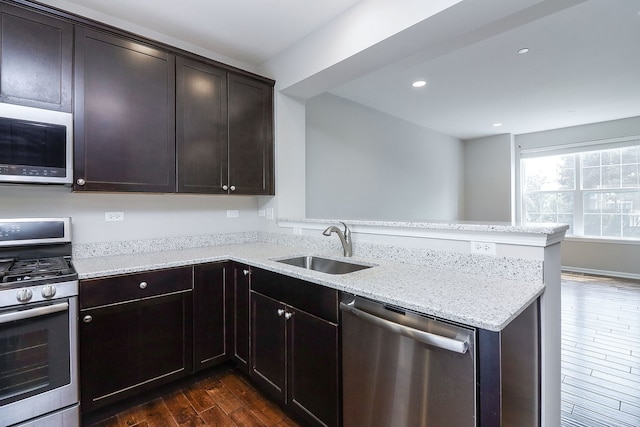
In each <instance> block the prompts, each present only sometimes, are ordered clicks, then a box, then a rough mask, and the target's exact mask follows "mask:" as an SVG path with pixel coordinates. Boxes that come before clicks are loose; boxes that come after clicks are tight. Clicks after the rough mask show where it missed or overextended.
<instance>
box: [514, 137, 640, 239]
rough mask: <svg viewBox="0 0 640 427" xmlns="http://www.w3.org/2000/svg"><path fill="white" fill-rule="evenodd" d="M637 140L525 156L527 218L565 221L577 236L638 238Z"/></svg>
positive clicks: (639, 169)
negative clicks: (606, 147)
mask: <svg viewBox="0 0 640 427" xmlns="http://www.w3.org/2000/svg"><path fill="white" fill-rule="evenodd" d="M634 143H635V145H628V146H620V147H616V148H608V149H600V150H593V148H591V149H590V150H591V151H586V150H585V151H577V152H568V153H563V154H556V155H549V154H547V155H545V154H544V153H538V155H537V156H535V157H534V156H531V157H524V158H522V160H521V177H522V178H521V194H522V213H523V215H522V217H523V220H524V221H525V222H526V223H529V224H531V223H542V222H560V223H566V224H569V226H570V229H569V231H568V233H567V234H571V235H576V236H589V237H607V238H634V239H640V141H637V140H636V141H634ZM566 151H570V150H566Z"/></svg>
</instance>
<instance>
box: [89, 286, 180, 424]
mask: <svg viewBox="0 0 640 427" xmlns="http://www.w3.org/2000/svg"><path fill="white" fill-rule="evenodd" d="M88 316H89V317H88ZM191 316H192V295H191V291H188V292H183V293H179V294H173V295H168V296H161V297H154V298H149V299H145V300H138V301H131V302H126V303H121V304H115V305H108V306H103V307H101V308H94V309H87V310H82V311H81V312H80V318H81V322H80V328H79V329H80V330H79V337H80V391H81V403H82V409H83V411H84V412H90V411H91V410H93V409H96V408H99V407H102V406H105V405H108V404H110V403H113V402H116V401H118V400H122V399H124V398H126V397H129V396H132V395H134V394H137V393H139V392H142V391H145V390H148V389H151V388H153V387H156V386H158V385H160V384H163V383H166V382H169V381H171V380H174V379H176V378H179V377H182V376H184V375H186V374H188V373H190V372H191V364H192V351H191V349H192V342H191V338H190V337H191V330H192V323H191Z"/></svg>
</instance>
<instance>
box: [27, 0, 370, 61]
mask: <svg viewBox="0 0 640 427" xmlns="http://www.w3.org/2000/svg"><path fill="white" fill-rule="evenodd" d="M37 1H40V2H41V3H45V4H49V5H52V6H56V7H60V8H62V9H66V10H69V8H66V7H65V4H66V3H68V4H71V5H76V6H80V7H83V8H87V9H91V10H92V11H97V12H100V13H103V14H105V15H108V16H110V17H114V18H117V19H118V20H122V21H125V22H131V23H134V24H136V25H139V26H141V27H144V28H147V29H150V30H153V31H156V32H158V33H162V34H166V35H168V36H171V37H173V38H176V39H178V40H182V41H185V42H187V43H190V44H193V45H195V46H199V47H202V48H204V49H206V50H209V51H211V52H216V53H219V54H222V55H225V56H228V57H230V58H234V59H236V60H239V61H241V62H244V63H246V64H249V65H251V66H254V67H255V66H258V65H260V64H262V63H263V62H265V61H266V60H268V59H269V58H272V57H274V56H275V55H277V54H278V53H280V52H281V51H282V50H284V49H285V48H287V47H289V45H291V44H293V43H294V42H296V41H298V40H300V39H302V38H304V37H305V36H307V35H308V34H309V33H311V32H313V31H315V30H317V29H318V28H320V27H322V26H324V25H326V24H327V23H328V22H329V21H331V20H332V19H333V18H335V17H336V16H338V15H340V14H341V13H343V12H344V11H346V10H347V9H349V8H350V7H351V6H353V5H354V4H356V3H358V2H359V1H360V0H321V1H310V0H107V1H105V0H37Z"/></svg>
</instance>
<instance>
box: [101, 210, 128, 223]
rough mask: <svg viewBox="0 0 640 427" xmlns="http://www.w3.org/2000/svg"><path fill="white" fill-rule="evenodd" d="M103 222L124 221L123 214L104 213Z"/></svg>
mask: <svg viewBox="0 0 640 427" xmlns="http://www.w3.org/2000/svg"><path fill="white" fill-rule="evenodd" d="M104 220H105V221H109V222H113V221H124V212H105V213H104Z"/></svg>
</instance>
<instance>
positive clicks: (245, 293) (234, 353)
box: [227, 263, 252, 374]
mask: <svg viewBox="0 0 640 427" xmlns="http://www.w3.org/2000/svg"><path fill="white" fill-rule="evenodd" d="M229 268H230V270H229V271H230V274H231V276H232V283H231V286H232V287H233V289H232V291H231V292H230V294H231V298H230V299H229V306H228V307H229V312H230V316H231V321H230V322H229V326H230V329H231V330H230V331H228V332H227V337H228V339H229V341H230V342H229V344H228V345H229V347H230V348H232V350H231V358H232V359H233V360H234V361H235V362H236V365H237V366H238V368H240V370H241V371H242V372H244V373H245V374H248V373H249V357H250V356H249V355H250V353H249V350H250V345H249V328H250V322H249V308H250V307H249V289H250V286H251V272H252V268H251V267H249V266H247V265H243V264H237V263H230V267H229Z"/></svg>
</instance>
